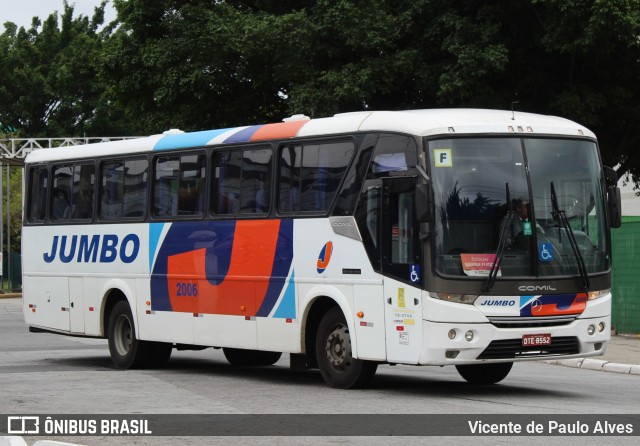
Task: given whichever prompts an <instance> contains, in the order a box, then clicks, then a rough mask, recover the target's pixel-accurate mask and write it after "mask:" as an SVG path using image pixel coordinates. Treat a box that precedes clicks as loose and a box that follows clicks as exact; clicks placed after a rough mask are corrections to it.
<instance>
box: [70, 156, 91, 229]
mask: <svg viewBox="0 0 640 446" xmlns="http://www.w3.org/2000/svg"><path fill="white" fill-rule="evenodd" d="M95 173H96V172H95V166H94V165H93V164H80V165H77V166H75V167H74V169H73V195H72V207H71V209H72V211H71V218H72V219H75V220H90V219H91V218H93V190H94V188H95V182H96V175H95Z"/></svg>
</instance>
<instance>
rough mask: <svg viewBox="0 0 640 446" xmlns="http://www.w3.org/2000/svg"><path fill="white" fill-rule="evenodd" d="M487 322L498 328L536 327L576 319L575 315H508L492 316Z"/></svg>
mask: <svg viewBox="0 0 640 446" xmlns="http://www.w3.org/2000/svg"><path fill="white" fill-rule="evenodd" d="M488 319H489V322H491V324H492V325H493V326H494V327H498V328H537V327H557V326H559V325H568V324H570V323H571V322H573V321H574V320H575V319H576V316H573V315H572V316H550V317H510V316H507V317H505V316H493V317H489V318H488Z"/></svg>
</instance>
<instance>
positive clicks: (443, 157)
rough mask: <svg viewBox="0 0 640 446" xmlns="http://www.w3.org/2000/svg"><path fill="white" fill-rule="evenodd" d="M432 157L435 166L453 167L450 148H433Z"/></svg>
mask: <svg viewBox="0 0 640 446" xmlns="http://www.w3.org/2000/svg"><path fill="white" fill-rule="evenodd" d="M433 158H434V159H433V161H434V164H435V166H436V167H453V158H452V157H451V149H434V150H433Z"/></svg>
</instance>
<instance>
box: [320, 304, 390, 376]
mask: <svg viewBox="0 0 640 446" xmlns="http://www.w3.org/2000/svg"><path fill="white" fill-rule="evenodd" d="M316 359H317V361H318V367H319V368H320V373H321V374H322V378H324V380H325V382H326V383H327V384H328V385H329V386H330V387H334V388H338V389H352V388H358V387H364V386H366V385H367V384H368V383H369V382H370V381H371V379H373V376H374V375H375V374H376V369H377V368H378V364H377V363H375V362H371V361H364V360H361V359H355V358H353V356H352V355H351V336H350V335H349V327H348V326H347V322H346V320H345V318H344V315H343V314H342V311H341V310H340V308H338V307H333V308H331V309H330V310H329V311H327V313H326V314H325V315H324V316H323V317H322V320H321V321H320V325H319V326H318V332H317V336H316Z"/></svg>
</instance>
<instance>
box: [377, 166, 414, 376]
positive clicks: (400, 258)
mask: <svg viewBox="0 0 640 446" xmlns="http://www.w3.org/2000/svg"><path fill="white" fill-rule="evenodd" d="M415 185H416V179H415V177H400V178H385V179H384V180H383V187H382V209H384V210H386V212H382V216H381V227H382V231H381V244H380V246H381V249H382V270H383V273H384V276H385V278H384V299H385V325H386V344H387V361H389V362H400V363H405V364H407V363H408V364H417V363H418V358H419V355H420V351H421V350H422V308H421V299H420V298H421V284H422V274H421V269H420V265H421V262H420V258H421V256H420V249H419V241H418V233H419V225H418V222H417V219H416V212H415V196H416V195H415Z"/></svg>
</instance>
